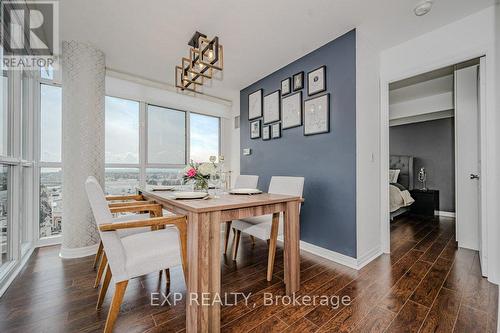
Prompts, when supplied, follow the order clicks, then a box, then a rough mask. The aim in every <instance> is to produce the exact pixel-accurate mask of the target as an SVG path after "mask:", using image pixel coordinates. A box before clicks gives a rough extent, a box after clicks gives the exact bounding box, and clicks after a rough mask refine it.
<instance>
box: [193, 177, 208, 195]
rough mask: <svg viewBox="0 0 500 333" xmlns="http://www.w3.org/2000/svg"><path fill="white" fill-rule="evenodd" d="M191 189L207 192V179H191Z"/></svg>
mask: <svg viewBox="0 0 500 333" xmlns="http://www.w3.org/2000/svg"><path fill="white" fill-rule="evenodd" d="M193 191H195V192H208V180H207V179H205V178H203V179H196V180H193Z"/></svg>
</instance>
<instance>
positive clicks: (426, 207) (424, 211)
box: [410, 189, 439, 216]
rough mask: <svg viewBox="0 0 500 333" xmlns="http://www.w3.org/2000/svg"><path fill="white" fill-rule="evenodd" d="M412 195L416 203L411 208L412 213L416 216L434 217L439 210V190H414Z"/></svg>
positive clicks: (411, 192)
mask: <svg viewBox="0 0 500 333" xmlns="http://www.w3.org/2000/svg"><path fill="white" fill-rule="evenodd" d="M410 194H411V196H412V198H413V199H415V202H414V203H413V205H411V206H410V211H411V212H412V213H413V214H416V215H424V216H434V212H435V211H436V210H439V191H438V190H426V191H424V190H417V189H413V190H411V191H410Z"/></svg>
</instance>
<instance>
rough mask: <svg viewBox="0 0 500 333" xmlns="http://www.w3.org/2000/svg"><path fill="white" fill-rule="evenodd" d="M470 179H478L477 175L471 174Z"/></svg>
mask: <svg viewBox="0 0 500 333" xmlns="http://www.w3.org/2000/svg"><path fill="white" fill-rule="evenodd" d="M470 179H479V175H475V174H473V173H471V174H470Z"/></svg>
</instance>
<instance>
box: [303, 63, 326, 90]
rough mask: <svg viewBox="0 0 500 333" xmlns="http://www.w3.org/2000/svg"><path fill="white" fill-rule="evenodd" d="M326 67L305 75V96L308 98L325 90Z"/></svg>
mask: <svg viewBox="0 0 500 333" xmlns="http://www.w3.org/2000/svg"><path fill="white" fill-rule="evenodd" d="M325 74H326V66H321V67H320V68H318V69H315V70H313V71H311V72H309V73H307V94H308V95H309V96H311V95H314V94H317V93H320V92H322V91H325V90H326V78H325Z"/></svg>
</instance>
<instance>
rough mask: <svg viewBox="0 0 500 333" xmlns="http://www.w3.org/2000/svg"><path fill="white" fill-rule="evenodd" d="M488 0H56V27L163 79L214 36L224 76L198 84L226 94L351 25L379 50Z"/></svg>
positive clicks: (128, 67)
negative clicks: (196, 36) (427, 9)
mask: <svg viewBox="0 0 500 333" xmlns="http://www.w3.org/2000/svg"><path fill="white" fill-rule="evenodd" d="M494 2H495V0H473V1H471V0H435V4H434V8H433V10H432V11H431V13H429V14H428V15H426V16H423V17H416V16H415V15H414V14H413V12H412V10H413V7H414V6H415V4H416V3H417V1H416V0H376V1H374V0H309V1H303V0H272V1H270V0H252V1H243V0H241V1H236V0H209V1H186V0H185V1H179V0H177V1H172V0H147V1H136V0H134V1H132V0H104V1H103V0H60V34H61V39H62V40H79V41H84V42H91V43H92V44H94V45H96V46H97V47H98V48H100V49H101V50H103V51H104V53H105V54H106V64H107V66H108V67H109V68H111V69H114V70H118V71H122V72H126V73H129V74H132V75H136V76H140V77H143V78H148V79H151V80H155V81H160V82H164V83H168V84H174V66H175V65H176V64H178V63H179V62H180V60H181V57H183V56H188V54H189V53H188V50H189V49H188V46H187V41H188V40H189V39H190V37H191V36H192V34H193V33H194V32H195V31H196V30H198V31H201V32H203V33H205V34H207V35H208V36H209V37H211V36H214V35H217V36H219V37H220V41H221V43H222V44H223V45H224V73H223V78H222V80H212V83H211V85H210V86H209V87H206V88H205V89H204V91H205V92H207V93H210V94H212V95H216V96H219V97H222V98H228V99H231V98H233V97H234V96H235V93H236V92H237V91H239V90H240V89H242V88H244V87H246V86H248V85H249V84H251V83H253V82H255V81H257V80H258V79H260V78H262V77H263V76H266V75H267V74H270V73H272V72H273V71H275V70H276V69H279V68H281V67H282V66H284V65H286V64H288V63H290V62H292V61H294V60H295V59H298V58H300V57H301V56H303V55H305V54H307V53H308V52H310V51H312V50H314V49H316V48H318V47H319V46H321V45H323V44H325V43H327V42H329V41H331V40H333V39H335V38H336V37H338V36H340V35H342V34H344V33H346V32H347V31H349V30H351V29H353V28H355V27H358V26H362V25H363V26H367V27H370V31H371V32H372V33H373V35H374V39H373V40H372V42H373V43H374V44H375V45H377V47H378V48H379V49H383V48H386V47H389V46H392V45H395V44H397V43H400V42H402V41H404V40H407V39H409V38H412V37H415V36H417V35H420V34H422V33H424V32H427V31H430V30H433V29H435V28H437V27H439V26H442V25H445V24H447V23H449V22H451V21H454V20H457V19H459V18H461V17H464V16H467V15H469V14H472V13H474V12H476V11H478V10H480V9H482V8H485V7H487V6H489V5H491V4H493V3H494Z"/></svg>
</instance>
